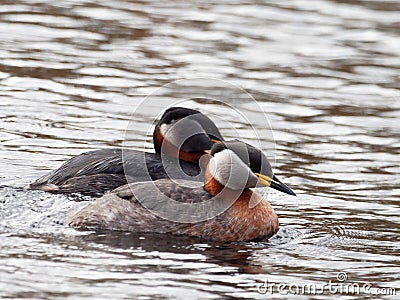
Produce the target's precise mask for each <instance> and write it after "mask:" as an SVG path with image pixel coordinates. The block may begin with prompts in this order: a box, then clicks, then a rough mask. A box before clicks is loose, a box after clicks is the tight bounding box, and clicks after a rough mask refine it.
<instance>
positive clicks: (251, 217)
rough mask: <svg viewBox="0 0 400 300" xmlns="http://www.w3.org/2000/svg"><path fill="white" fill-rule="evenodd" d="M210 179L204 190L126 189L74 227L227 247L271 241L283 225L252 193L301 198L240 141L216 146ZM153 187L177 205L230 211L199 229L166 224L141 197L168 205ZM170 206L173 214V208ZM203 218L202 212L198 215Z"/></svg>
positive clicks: (76, 219) (76, 218) (169, 186)
mask: <svg viewBox="0 0 400 300" xmlns="http://www.w3.org/2000/svg"><path fill="white" fill-rule="evenodd" d="M205 173H206V174H205V184H204V186H202V187H195V188H191V187H190V186H187V185H186V186H181V185H180V184H177V183H175V182H173V181H172V180H170V179H161V180H156V181H154V182H143V183H136V184H129V185H124V186H121V187H119V188H117V189H115V190H114V191H112V192H111V193H108V194H106V195H104V196H103V197H101V198H99V199H96V200H95V201H94V202H91V203H90V204H89V205H87V206H86V207H84V208H83V209H81V210H80V211H78V212H77V213H75V214H74V215H72V216H71V217H70V219H69V224H70V226H72V227H75V228H80V229H91V230H121V231H131V232H142V233H145V232H153V233H170V234H176V235H188V236H192V237H198V238H202V239H209V240H215V241H223V242H231V241H265V240H268V238H269V237H271V236H272V235H274V234H275V233H276V232H277V230H278V228H279V222H278V216H277V215H276V213H275V212H274V209H273V208H272V207H271V205H270V204H269V203H268V202H267V200H266V199H262V197H261V196H260V195H259V194H257V193H255V192H254V191H252V190H251V189H250V188H252V187H256V186H258V185H259V184H262V185H266V186H270V187H272V188H275V189H277V190H279V191H282V192H285V193H287V194H291V195H295V194H294V192H293V191H292V190H291V189H290V188H289V187H287V186H286V185H285V184H283V183H282V182H281V181H279V180H278V178H277V177H276V176H275V175H274V174H273V172H272V169H271V166H270V164H269V163H268V160H267V158H266V156H265V155H264V154H263V153H262V152H261V151H260V150H258V149H256V148H254V147H252V146H250V145H247V144H245V143H243V142H240V141H230V142H222V143H217V144H214V145H213V147H212V148H211V151H210V157H209V162H208V164H207V168H206V172H205ZM152 185H156V187H157V189H158V190H159V191H160V193H162V194H164V195H167V196H168V197H169V198H170V199H173V200H174V201H177V202H181V203H204V202H205V201H206V202H207V201H211V202H210V203H211V204H212V205H214V206H215V207H226V208H227V209H225V210H224V211H223V212H222V213H219V214H217V215H215V216H212V218H208V219H206V220H203V221H200V222H193V223H190V222H188V223H180V222H174V221H172V220H168V219H165V218H161V217H159V216H158V215H156V214H154V213H153V212H151V211H149V210H148V209H146V208H145V207H144V206H143V205H142V203H143V202H141V200H138V199H137V197H136V196H137V195H143V196H144V197H145V198H146V197H147V198H154V199H155V205H156V206H160V205H163V204H162V203H160V202H158V201H157V199H159V195H158V194H156V193H154V194H152V195H148V194H149V191H154V189H152ZM134 195H136V196H134ZM251 202H252V203H253V204H252V203H251ZM225 204H228V205H225ZM165 205H166V206H165V207H164V208H165V209H168V205H169V204H165ZM162 209H163V208H162ZM177 213H179V214H184V213H185V211H180V212H177ZM186 213H187V211H186ZM190 213H191V214H193V211H191V212H190ZM197 213H201V212H197V211H195V212H194V214H197ZM177 216H178V215H177ZM189 217H190V216H189Z"/></svg>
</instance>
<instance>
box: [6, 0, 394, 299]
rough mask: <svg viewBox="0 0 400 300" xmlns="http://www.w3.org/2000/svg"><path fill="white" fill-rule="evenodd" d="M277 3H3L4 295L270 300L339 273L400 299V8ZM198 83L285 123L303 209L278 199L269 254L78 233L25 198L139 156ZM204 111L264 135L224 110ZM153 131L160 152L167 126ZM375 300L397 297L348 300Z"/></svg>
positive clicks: (289, 175)
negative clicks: (157, 123)
mask: <svg viewBox="0 0 400 300" xmlns="http://www.w3.org/2000/svg"><path fill="white" fill-rule="evenodd" d="M267 3H268V4H265V3H264V2H262V1H253V2H251V1H243V0H239V1H216V2H206V1H190V2H188V1H173V2H172V3H163V2H160V1H142V2H136V1H122V0H121V1H115V0H107V1H105V0H104V1H103V0H97V1H85V0H83V1H75V0H63V1H50V0H49V1H46V0H37V1H36V0H26V1H21V0H14V1H7V0H3V1H1V5H0V59H1V60H0V108H1V109H0V128H1V132H0V141H1V144H0V151H1V153H0V154H1V160H0V186H1V189H0V209H1V210H0V260H1V262H0V298H29V299H56V298H73V299H83V298H92V299H127V298H131V299H221V298H222V299H233V298H240V299H247V298H248V299H253V298H259V299H266V298H267V297H271V296H270V295H265V294H262V293H260V292H258V287H259V285H260V283H262V282H264V281H265V280H268V282H269V283H270V284H271V283H275V284H279V283H287V284H295V285H301V284H316V285H322V284H326V283H328V282H329V280H332V281H333V282H338V279H337V278H336V276H337V273H338V272H346V274H347V281H345V282H344V283H349V284H353V283H357V284H360V286H361V285H362V284H364V283H370V284H371V286H372V288H373V289H372V293H377V292H381V293H382V292H385V291H386V292H392V291H390V290H377V289H378V288H385V287H386V288H388V287H389V288H397V289H399V288H400V278H399V274H400V256H399V253H400V238H399V236H400V205H399V204H400V202H399V196H400V187H399V184H400V176H399V173H400V167H399V165H400V155H399V154H400V139H399V138H400V125H399V118H400V112H399V111H400V89H399V87H400V85H399V82H400V81H399V67H400V46H399V45H400V38H399V28H400V23H399V21H400V19H399V9H400V3H399V2H398V1H394V0H393V1H390V0H387V1H367V0H365V1H363V0H354V1H339V0H337V1H333V0H332V1H328V0H315V1H306V0H303V1H268V2H267ZM193 76H195V77H212V78H217V79H223V80H226V81H229V82H232V83H234V84H236V85H238V86H240V87H242V88H244V89H246V90H247V91H248V92H249V93H250V94H252V95H253V96H254V97H255V99H256V100H257V102H258V103H259V105H260V106H261V107H262V108H263V109H264V110H265V111H266V113H267V115H268V117H269V119H270V121H271V124H272V127H273V130H274V137H275V139H276V153H275V154H276V173H277V174H279V175H280V177H281V178H283V179H284V181H285V182H286V183H287V184H288V185H289V186H290V187H292V188H293V189H294V190H295V191H296V193H297V194H298V197H297V198H293V197H290V196H286V195H283V194H278V193H272V194H271V195H270V199H269V200H270V202H271V203H272V204H273V206H274V207H275V209H276V211H277V212H278V214H279V216H280V221H281V227H282V229H281V231H280V232H279V234H278V235H277V236H275V237H274V238H273V239H271V241H270V242H269V243H264V244H257V243H239V244H217V243H208V242H204V241H198V240H193V239H186V238H173V237H166V236H153V235H130V234H112V235H111V234H95V233H86V232H79V233H77V232H75V231H74V230H72V229H70V228H67V227H66V226H65V225H62V222H63V218H64V217H65V214H66V212H67V211H68V210H69V209H70V208H71V207H73V206H74V205H75V204H76V202H74V201H73V199H71V198H67V197H65V196H54V195H49V194H46V193H41V192H32V191H24V190H23V189H22V188H21V187H23V186H25V185H26V184H27V183H29V182H31V181H32V180H34V179H35V178H37V177H39V176H40V175H42V174H44V173H46V172H47V171H49V170H51V169H53V168H56V167H58V166H59V165H60V164H61V162H63V161H65V160H66V159H68V158H69V157H71V156H73V155H75V154H79V153H81V152H83V151H87V150H91V149H99V148H108V147H119V146H121V145H122V141H123V139H124V131H125V128H126V127H127V125H128V120H129V118H130V115H131V112H132V110H133V108H134V107H135V106H137V104H138V103H139V102H140V101H142V100H143V97H144V96H145V95H147V94H148V93H151V92H153V91H154V90H155V89H156V88H158V87H159V86H161V85H163V84H166V83H168V82H170V81H173V80H175V79H181V78H188V77H193ZM188 87H189V89H188V90H189V91H191V90H193V91H196V92H198V93H200V94H201V93H202V92H203V91H207V93H209V92H214V93H216V94H218V92H219V89H218V87H217V86H197V85H196V82H194V83H193V86H190V85H189V86H188ZM164 96H165V97H166V98H168V99H175V98H176V99H177V100H179V99H181V98H182V97H183V95H181V94H179V93H174V91H172V92H171V91H169V93H166V94H165V95H164ZM186 96H187V95H186V94H185V97H186ZM189 96H190V95H189ZM231 101H232V103H234V104H235V105H236V106H237V107H239V108H240V109H241V110H242V111H253V113H254V112H257V111H259V110H258V109H256V108H254V107H251V106H249V105H248V104H246V103H245V102H243V103H242V102H241V101H236V100H235V99H232V100H231ZM189 104H191V106H192V107H193V108H196V109H201V110H202V111H203V112H204V113H206V114H210V115H212V114H214V115H222V116H223V118H224V119H226V120H228V121H229V123H230V124H233V125H232V126H234V127H235V128H236V129H237V131H238V132H239V133H241V135H242V136H244V137H246V135H247V134H248V131H249V128H248V127H247V126H246V125H245V124H242V123H241V122H239V121H235V120H237V119H236V116H234V115H232V114H230V113H229V112H226V111H225V110H224V109H223V107H222V106H221V105H220V104H218V103H207V102H204V101H201V100H193V101H191V102H189ZM160 106H161V105H160ZM158 109H162V107H158ZM259 117H260V118H262V114H261V113H259ZM253 121H254V122H255V123H257V119H255V120H253ZM135 122H136V123H135V124H136V125H135V126H137V127H135V128H134V129H135V131H133V132H131V135H130V138H131V141H130V142H131V144H132V145H133V146H134V147H136V148H142V147H143V143H142V142H141V137H142V136H144V134H145V133H146V131H147V124H148V123H149V122H150V119H149V117H148V116H147V115H146V114H144V115H143V116H142V118H137V119H136V120H135ZM260 126H261V125H260ZM222 133H223V134H224V135H225V136H226V137H227V138H228V139H229V138H234V137H235V136H236V134H235V133H234V132H233V131H232V130H231V129H229V128H228V127H225V128H224V127H223V128H222ZM247 141H249V142H254V140H252V138H251V137H249V139H248V140H247ZM370 291H371V290H370ZM261 292H262V290H261ZM283 292H287V289H286V290H284V291H283ZM283 292H282V293H283ZM339 294H340V293H337V294H336V295H334V293H332V292H329V291H328V290H326V291H325V292H324V293H323V294H318V295H314V296H310V295H303V296H301V295H298V297H299V298H303V299H310V298H313V299H326V298H331V297H338V295H339ZM399 294H400V290H397V297H398V295H399ZM341 295H344V293H343V292H342V294H341ZM273 297H276V298H286V297H288V296H287V295H281V294H279V293H278V292H276V291H275V292H274V295H273ZM292 297H293V296H292ZM369 297H370V298H383V296H377V295H369V294H368V293H367V292H365V291H364V292H362V293H361V294H360V295H357V294H351V295H349V296H347V298H346V299H353V298H354V299H355V298H369ZM385 297H388V298H393V299H395V298H396V296H385Z"/></svg>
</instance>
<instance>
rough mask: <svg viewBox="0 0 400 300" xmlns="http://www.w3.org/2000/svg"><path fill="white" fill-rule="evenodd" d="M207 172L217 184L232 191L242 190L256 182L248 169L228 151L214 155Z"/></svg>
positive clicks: (255, 178)
mask: <svg viewBox="0 0 400 300" xmlns="http://www.w3.org/2000/svg"><path fill="white" fill-rule="evenodd" d="M209 171H210V173H211V175H212V176H213V177H214V178H215V179H216V180H217V181H218V182H219V183H221V184H222V185H224V186H226V187H228V188H230V189H232V190H242V189H244V188H246V187H249V186H253V185H255V184H256V183H257V182H258V178H257V176H255V175H254V174H253V172H252V171H251V170H250V168H249V167H248V166H247V165H246V164H245V163H244V162H243V161H242V160H241V159H240V158H239V157H238V156H237V155H236V154H235V153H234V152H233V151H231V150H229V149H225V150H223V151H221V152H218V153H216V154H215V155H214V157H213V158H212V159H211V160H210V163H209Z"/></svg>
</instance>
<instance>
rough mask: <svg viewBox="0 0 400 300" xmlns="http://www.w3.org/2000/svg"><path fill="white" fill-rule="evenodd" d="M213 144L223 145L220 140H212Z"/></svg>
mask: <svg viewBox="0 0 400 300" xmlns="http://www.w3.org/2000/svg"><path fill="white" fill-rule="evenodd" d="M211 142H212V143H213V144H215V143H221V141H220V140H217V139H211Z"/></svg>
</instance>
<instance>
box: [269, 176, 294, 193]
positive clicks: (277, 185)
mask: <svg viewBox="0 0 400 300" xmlns="http://www.w3.org/2000/svg"><path fill="white" fill-rule="evenodd" d="M272 179H273V180H274V181H275V182H274V181H273V182H271V185H270V187H272V188H273V189H275V190H277V191H280V192H282V193H286V194H289V195H292V196H296V194H295V192H293V191H292V190H291V189H290V187H288V186H287V185H286V184H284V183H283V182H282V181H280V180H279V179H278V178H277V177H276V176H275V175H274V177H272Z"/></svg>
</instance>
